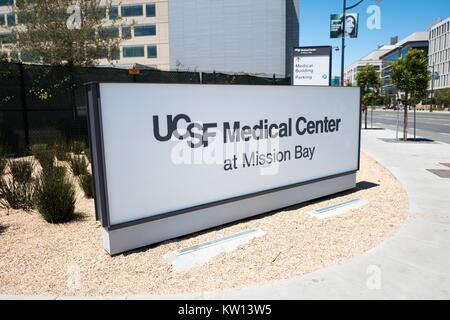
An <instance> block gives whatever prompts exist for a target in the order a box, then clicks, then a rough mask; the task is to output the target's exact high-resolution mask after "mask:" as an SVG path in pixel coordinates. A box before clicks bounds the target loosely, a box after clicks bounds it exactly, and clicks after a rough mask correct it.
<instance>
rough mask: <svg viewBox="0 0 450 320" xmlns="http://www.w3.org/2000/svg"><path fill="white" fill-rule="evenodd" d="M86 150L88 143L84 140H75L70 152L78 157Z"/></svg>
mask: <svg viewBox="0 0 450 320" xmlns="http://www.w3.org/2000/svg"><path fill="white" fill-rule="evenodd" d="M86 148H87V146H86V143H85V142H84V141H83V140H75V141H72V143H71V144H70V151H72V152H73V153H75V154H78V155H80V154H82V153H83V151H84V150H85V149H86Z"/></svg>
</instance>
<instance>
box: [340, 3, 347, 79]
mask: <svg viewBox="0 0 450 320" xmlns="http://www.w3.org/2000/svg"><path fill="white" fill-rule="evenodd" d="M346 13H347V0H344V8H343V10H342V52H341V86H344V62H345V22H346V21H345V20H346V19H345V15H346Z"/></svg>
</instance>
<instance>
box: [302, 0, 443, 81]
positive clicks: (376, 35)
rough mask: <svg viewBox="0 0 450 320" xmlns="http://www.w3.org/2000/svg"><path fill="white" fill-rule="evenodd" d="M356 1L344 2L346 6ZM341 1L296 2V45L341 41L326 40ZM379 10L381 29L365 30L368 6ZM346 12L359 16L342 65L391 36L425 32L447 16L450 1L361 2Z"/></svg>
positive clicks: (336, 66) (337, 57)
mask: <svg viewBox="0 0 450 320" xmlns="http://www.w3.org/2000/svg"><path fill="white" fill-rule="evenodd" d="M358 1H359V0H347V6H349V5H352V4H355V3H357V2H358ZM342 3H343V2H342V0H300V45H301V46H309V45H332V46H339V48H340V47H341V40H340V39H339V40H337V39H330V32H329V28H330V27H329V26H330V14H332V13H342ZM373 4H374V5H378V6H379V7H380V8H381V29H380V30H369V29H368V28H367V27H366V21H367V19H368V17H369V14H367V13H366V10H367V8H368V7H369V5H373ZM350 12H356V13H359V18H360V23H359V35H358V38H357V39H348V38H347V41H346V43H347V45H346V52H345V59H346V62H345V65H346V66H347V65H349V64H351V63H353V62H355V61H356V60H358V59H360V58H362V57H363V56H365V55H366V54H368V53H369V52H370V51H372V50H374V49H376V47H377V46H378V45H379V44H389V40H390V37H391V36H394V35H398V36H399V40H401V39H403V38H405V37H406V36H408V35H409V34H411V33H413V32H416V31H427V30H428V27H429V26H430V25H431V23H432V22H433V21H434V20H435V19H436V18H447V17H449V16H450V0H382V1H375V0H365V1H364V2H363V3H362V4H360V5H359V7H357V8H355V9H353V10H351V11H350ZM340 68H341V52H340V51H339V52H336V51H333V76H338V75H340Z"/></svg>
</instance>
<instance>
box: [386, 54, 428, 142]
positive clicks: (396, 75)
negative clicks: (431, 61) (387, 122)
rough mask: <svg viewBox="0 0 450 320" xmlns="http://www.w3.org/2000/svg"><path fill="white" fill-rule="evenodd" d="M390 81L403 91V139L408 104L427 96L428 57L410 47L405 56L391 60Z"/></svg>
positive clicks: (404, 136)
mask: <svg viewBox="0 0 450 320" xmlns="http://www.w3.org/2000/svg"><path fill="white" fill-rule="evenodd" d="M391 66H392V72H391V79H392V83H393V84H394V85H395V86H396V87H397V89H398V90H400V91H403V92H404V94H405V95H404V99H403V100H404V106H405V111H404V125H403V139H404V140H406V139H407V138H408V106H409V105H410V104H412V105H413V106H414V107H415V106H416V105H417V103H419V102H420V101H421V100H423V99H425V98H426V96H427V88H428V82H429V81H430V80H431V75H430V72H429V71H428V57H427V56H426V54H425V52H424V51H423V50H420V49H411V50H409V51H408V53H407V54H406V58H400V59H398V60H397V61H393V62H391Z"/></svg>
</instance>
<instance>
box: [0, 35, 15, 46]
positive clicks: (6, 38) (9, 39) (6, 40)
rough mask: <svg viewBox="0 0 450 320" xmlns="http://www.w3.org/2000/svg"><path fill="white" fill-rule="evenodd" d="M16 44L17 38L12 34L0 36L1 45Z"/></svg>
mask: <svg viewBox="0 0 450 320" xmlns="http://www.w3.org/2000/svg"><path fill="white" fill-rule="evenodd" d="M11 43H16V36H15V35H14V34H12V33H9V34H2V35H0V44H11Z"/></svg>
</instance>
